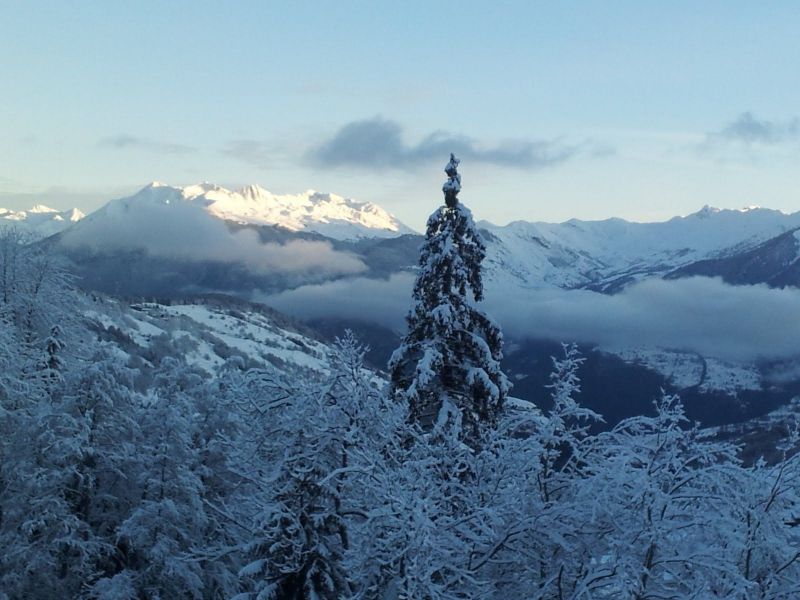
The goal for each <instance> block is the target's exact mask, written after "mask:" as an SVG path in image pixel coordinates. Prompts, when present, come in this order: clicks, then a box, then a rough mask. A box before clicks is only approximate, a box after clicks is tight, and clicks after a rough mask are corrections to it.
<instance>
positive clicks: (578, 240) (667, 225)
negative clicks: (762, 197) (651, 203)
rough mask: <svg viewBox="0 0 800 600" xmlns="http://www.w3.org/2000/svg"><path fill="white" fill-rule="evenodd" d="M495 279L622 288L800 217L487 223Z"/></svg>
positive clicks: (770, 214) (765, 236)
mask: <svg viewBox="0 0 800 600" xmlns="http://www.w3.org/2000/svg"><path fill="white" fill-rule="evenodd" d="M480 225H481V227H482V228H483V229H485V230H487V231H488V232H489V233H490V234H491V235H490V236H489V239H488V250H489V252H488V257H487V265H488V271H489V280H490V281H492V280H493V281H496V282H506V283H513V284H515V285H518V286H522V287H531V288H536V287H561V288H579V287H588V288H596V289H601V290H606V289H611V290H613V289H618V288H619V287H620V286H622V285H624V284H627V283H630V282H632V281H637V280H641V279H644V278H647V277H649V276H661V275H664V274H665V273H668V272H669V271H672V270H674V269H676V268H679V267H681V266H684V265H687V264H690V263H693V262H696V261H699V260H705V259H710V258H718V257H722V256H729V255H732V254H736V253H740V252H743V251H745V250H748V249H750V248H753V247H755V246H756V245H758V244H760V243H762V242H764V241H766V240H769V239H770V238H773V237H775V236H777V235H780V234H782V233H784V232H786V231H789V230H790V229H793V228H795V227H798V226H800V212H796V213H793V214H786V213H783V212H780V211H777V210H769V209H763V208H748V209H743V210H727V209H726V210H720V209H716V208H711V207H708V206H706V207H704V208H703V209H702V210H700V211H699V212H696V213H694V214H691V215H689V216H686V217H675V218H673V219H671V220H669V221H664V222H660V223H632V222H629V221H625V220H622V219H608V220H605V221H579V220H576V219H572V220H570V221H567V222H565V223H530V222H526V221H516V222H513V223H510V224H509V225H506V226H503V227H499V226H496V225H492V224H490V223H487V222H482V223H481V224H480Z"/></svg>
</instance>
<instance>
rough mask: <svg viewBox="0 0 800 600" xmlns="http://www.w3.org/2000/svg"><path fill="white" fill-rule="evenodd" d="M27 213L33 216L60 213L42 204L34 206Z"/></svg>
mask: <svg viewBox="0 0 800 600" xmlns="http://www.w3.org/2000/svg"><path fill="white" fill-rule="evenodd" d="M27 212H29V213H35V214H45V213H57V212H60V211H59V210H57V209H55V208H50V207H49V206H45V205H44V204H36V205H35V206H33V207H32V208H31V209H30V210H28V211H27Z"/></svg>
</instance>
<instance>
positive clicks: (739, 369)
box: [602, 348, 763, 395]
mask: <svg viewBox="0 0 800 600" xmlns="http://www.w3.org/2000/svg"><path fill="white" fill-rule="evenodd" d="M602 350H603V351H604V352H608V353H610V354H615V355H616V356H619V357H620V358H621V359H623V360H625V361H626V362H631V363H638V364H641V365H642V366H644V367H647V368H649V369H651V370H653V371H656V372H657V373H659V374H661V375H662V376H663V377H664V378H665V379H666V380H667V381H669V382H670V383H671V384H672V385H674V386H675V387H676V388H677V389H678V390H682V389H686V388H690V387H698V388H699V389H700V391H702V392H711V391H720V392H726V393H729V394H732V395H736V393H737V392H739V391H743V390H753V391H758V390H761V389H762V388H763V386H762V381H761V379H762V378H761V374H760V373H759V371H758V369H757V368H756V366H755V365H751V364H734V363H731V362H726V361H722V360H719V359H716V358H711V357H703V356H700V355H699V354H695V353H689V352H679V351H671V350H662V349H655V348H624V349H612V348H603V349H602Z"/></svg>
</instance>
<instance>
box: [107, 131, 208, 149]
mask: <svg viewBox="0 0 800 600" xmlns="http://www.w3.org/2000/svg"><path fill="white" fill-rule="evenodd" d="M97 145H98V146H100V147H102V148H112V149H114V150H148V151H151V152H159V153H162V154H189V153H191V152H195V151H196V148H192V147H191V146H185V145H183V144H172V143H169V142H159V141H156V140H150V139H147V138H141V137H137V136H134V135H128V134H127V133H120V134H118V135H112V136H108V137H104V138H102V139H101V140H100V141H98V142H97Z"/></svg>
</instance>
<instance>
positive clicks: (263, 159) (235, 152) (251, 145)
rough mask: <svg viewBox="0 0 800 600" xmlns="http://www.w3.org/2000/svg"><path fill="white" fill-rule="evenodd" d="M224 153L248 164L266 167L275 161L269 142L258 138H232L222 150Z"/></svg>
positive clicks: (260, 167) (261, 167)
mask: <svg viewBox="0 0 800 600" xmlns="http://www.w3.org/2000/svg"><path fill="white" fill-rule="evenodd" d="M221 152H222V154H224V155H225V156H229V157H231V158H235V159H236V160H240V161H242V162H245V163H247V164H250V165H253V166H255V167H258V168H259V169H265V168H267V167H269V166H270V165H271V164H272V163H273V162H274V160H273V159H274V157H273V156H272V154H273V153H272V152H271V151H270V149H269V148H268V147H267V144H265V143H264V142H260V141H258V140H251V139H241V140H231V141H230V142H228V143H227V144H226V145H225V146H224V147H223V148H222V150H221Z"/></svg>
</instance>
